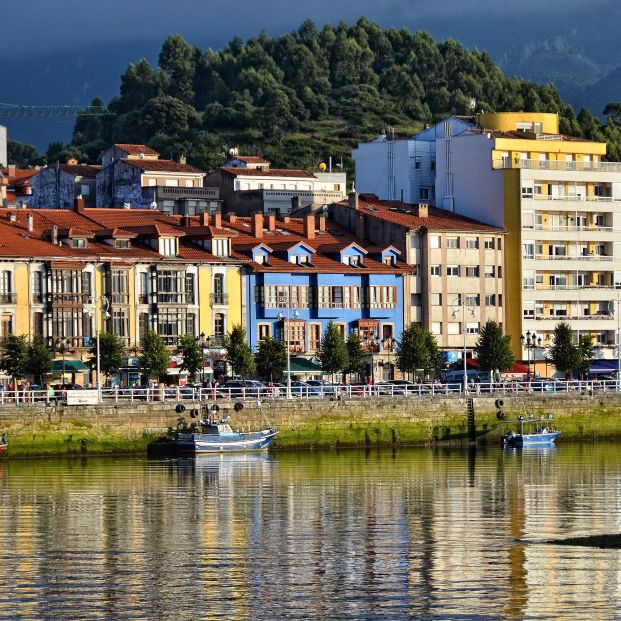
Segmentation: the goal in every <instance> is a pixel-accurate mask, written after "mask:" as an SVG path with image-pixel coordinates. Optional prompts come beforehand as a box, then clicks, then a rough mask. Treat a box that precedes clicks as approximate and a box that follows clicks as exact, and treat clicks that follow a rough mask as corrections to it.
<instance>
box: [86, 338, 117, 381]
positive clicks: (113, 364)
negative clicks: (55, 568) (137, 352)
mask: <svg viewBox="0 0 621 621" xmlns="http://www.w3.org/2000/svg"><path fill="white" fill-rule="evenodd" d="M90 353H91V359H90V365H91V368H93V369H96V368H97V342H96V341H95V344H94V345H93V347H91V352H90ZM122 364H123V342H122V341H121V339H120V338H119V337H118V336H116V334H112V333H111V332H102V333H101V334H100V335H99V368H100V370H101V372H102V373H103V374H104V375H105V376H106V378H108V377H109V376H110V375H114V374H115V373H118V371H119V369H120V367H121V365H122Z"/></svg>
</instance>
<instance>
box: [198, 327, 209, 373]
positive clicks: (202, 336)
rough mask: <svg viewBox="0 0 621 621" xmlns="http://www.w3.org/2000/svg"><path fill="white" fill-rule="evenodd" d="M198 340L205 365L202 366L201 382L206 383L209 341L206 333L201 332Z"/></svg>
mask: <svg viewBox="0 0 621 621" xmlns="http://www.w3.org/2000/svg"><path fill="white" fill-rule="evenodd" d="M196 342H197V343H198V346H199V347H200V348H201V362H202V364H203V366H202V367H201V384H204V383H205V348H206V347H207V342H206V341H205V333H204V332H201V333H200V334H199V335H198V336H197V337H196Z"/></svg>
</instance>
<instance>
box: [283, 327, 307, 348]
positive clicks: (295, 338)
mask: <svg viewBox="0 0 621 621" xmlns="http://www.w3.org/2000/svg"><path fill="white" fill-rule="evenodd" d="M281 340H282V342H283V343H284V344H285V347H287V345H288V346H289V351H290V352H304V351H306V322H305V321H299V320H288V319H283V321H282V323H281Z"/></svg>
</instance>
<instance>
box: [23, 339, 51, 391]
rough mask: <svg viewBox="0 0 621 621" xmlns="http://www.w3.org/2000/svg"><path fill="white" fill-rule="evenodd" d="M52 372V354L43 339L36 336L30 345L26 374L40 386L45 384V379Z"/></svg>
mask: <svg viewBox="0 0 621 621" xmlns="http://www.w3.org/2000/svg"><path fill="white" fill-rule="evenodd" d="M51 370H52V353H51V352H50V350H49V348H48V347H47V346H46V344H45V341H44V340H43V337H42V336H41V335H39V334H37V335H35V336H34V337H33V339H32V342H31V343H30V345H28V354H27V359H26V373H27V374H28V375H31V376H32V377H33V379H34V380H35V381H38V382H39V384H41V385H42V384H43V378H44V377H45V375H47V374H48V373H50V371H51Z"/></svg>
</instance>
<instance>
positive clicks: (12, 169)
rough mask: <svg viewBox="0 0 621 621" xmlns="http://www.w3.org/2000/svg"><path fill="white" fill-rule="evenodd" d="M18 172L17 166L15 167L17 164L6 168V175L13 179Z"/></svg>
mask: <svg viewBox="0 0 621 621" xmlns="http://www.w3.org/2000/svg"><path fill="white" fill-rule="evenodd" d="M16 170H17V166H15V164H9V165H8V166H7V167H6V171H5V174H6V176H7V177H13V176H14V175H15V171H16Z"/></svg>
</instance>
